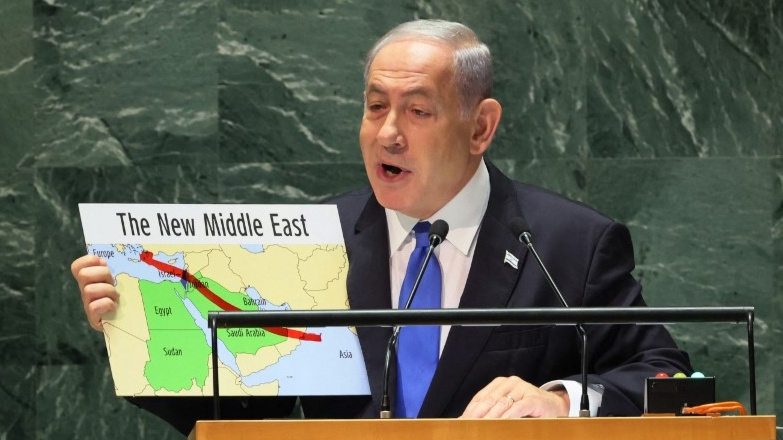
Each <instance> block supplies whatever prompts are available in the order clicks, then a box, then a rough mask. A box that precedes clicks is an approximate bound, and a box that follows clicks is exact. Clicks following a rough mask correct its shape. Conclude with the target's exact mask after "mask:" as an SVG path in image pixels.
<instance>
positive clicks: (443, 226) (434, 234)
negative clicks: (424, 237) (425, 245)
mask: <svg viewBox="0 0 783 440" xmlns="http://www.w3.org/2000/svg"><path fill="white" fill-rule="evenodd" d="M448 234H449V224H448V223H446V221H445V220H440V219H438V220H435V221H434V222H432V226H430V235H429V237H430V243H433V244H435V246H437V245H439V244H441V243H442V242H443V240H445V239H446V235H448Z"/></svg>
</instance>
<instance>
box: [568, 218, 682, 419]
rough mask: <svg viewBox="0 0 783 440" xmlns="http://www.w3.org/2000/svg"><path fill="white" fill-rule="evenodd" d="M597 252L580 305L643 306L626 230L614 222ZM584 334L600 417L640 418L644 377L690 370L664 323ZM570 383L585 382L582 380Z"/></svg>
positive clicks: (602, 236) (602, 328)
mask: <svg viewBox="0 0 783 440" xmlns="http://www.w3.org/2000/svg"><path fill="white" fill-rule="evenodd" d="M594 249H595V250H594V252H593V255H592V260H591V263H590V266H589V270H588V274H587V277H586V280H585V285H584V289H583V292H584V295H583V298H582V300H583V301H582V306H583V307H641V306H644V305H645V303H644V300H643V298H642V294H641V291H642V288H641V285H640V284H639V283H638V282H637V281H636V279H634V277H633V276H632V275H631V271H632V270H633V269H634V257H633V246H632V244H631V237H630V233H629V232H628V229H627V228H626V227H625V226H623V225H621V224H619V223H610V224H609V225H608V226H607V227H606V229H605V230H604V231H603V233H602V234H600V236H599V238H598V240H597V243H596V245H595V248H594ZM586 331H587V334H588V344H589V349H588V353H589V360H588V365H589V371H590V372H591V373H592V374H590V375H589V379H588V381H589V383H590V384H595V385H599V386H601V387H603V389H604V392H603V400H602V403H601V408H600V410H599V415H638V414H641V413H642V411H643V405H644V402H643V399H644V381H645V378H646V377H652V376H655V374H656V373H658V372H661V371H664V372H667V373H669V374H673V373H675V372H678V371H682V372H685V373H688V374H689V373H690V372H691V370H692V369H691V366H690V361H689V359H688V355H687V353H685V352H683V351H681V350H679V349H678V348H677V345H676V344H675V342H674V340H673V339H672V337H671V336H670V335H669V333H668V331H667V330H666V329H665V328H664V327H663V326H661V325H595V326H586ZM568 379H570V380H576V381H581V378H580V377H579V376H572V377H569V378H568Z"/></svg>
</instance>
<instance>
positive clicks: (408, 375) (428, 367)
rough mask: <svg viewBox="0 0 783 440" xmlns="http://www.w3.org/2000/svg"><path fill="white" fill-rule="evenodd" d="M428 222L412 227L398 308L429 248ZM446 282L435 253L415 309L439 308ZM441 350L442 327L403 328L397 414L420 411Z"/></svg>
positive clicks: (417, 326)
mask: <svg viewBox="0 0 783 440" xmlns="http://www.w3.org/2000/svg"><path fill="white" fill-rule="evenodd" d="M429 230H430V224H429V222H419V223H417V224H416V226H415V227H414V228H413V232H414V233H415V234H416V248H415V249H414V250H413V253H412V254H411V259H410V261H408V270H407V271H406V272H405V280H403V282H402V291H401V292H400V303H399V306H398V308H400V309H403V308H405V304H406V303H407V302H408V297H409V296H410V294H411V289H412V288H413V284H414V283H415V282H416V277H417V276H418V275H419V271H420V270H421V265H422V263H424V257H425V255H427V248H428V247H429V244H430V243H429ZM442 284H443V281H442V275H441V271H440V263H438V259H437V258H435V254H433V255H432V257H431V258H430V262H429V264H427V269H426V270H425V271H424V276H423V277H422V279H421V282H420V283H419V289H418V291H417V292H416V296H414V297H413V302H412V303H411V308H412V309H439V308H440V295H441V286H442ZM439 351H440V326H432V325H430V326H421V325H413V326H408V327H404V328H402V329H401V330H400V335H399V339H398V342H397V398H396V400H395V410H396V416H397V417H400V418H402V417H408V418H413V417H416V416H417V415H418V414H419V409H420V408H421V403H422V401H424V396H425V395H426V394H427V390H428V389H429V387H430V382H431V381H432V376H433V375H434V374H435V367H437V365H438V352H439Z"/></svg>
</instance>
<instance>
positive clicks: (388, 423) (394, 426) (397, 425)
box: [188, 416, 775, 440]
mask: <svg viewBox="0 0 783 440" xmlns="http://www.w3.org/2000/svg"><path fill="white" fill-rule="evenodd" d="M188 439H189V440H236V439H243V440H244V439H270V440H289V439H291V440H293V439H296V440H338V439H339V440H359V439H362V440H363V439H370V440H400V439H416V440H419V439H427V440H473V439H475V440H511V439H513V440H519V439H553V440H554V439H558V440H562V439H584V440H614V439H618V440H619V439H622V440H626V439H635V440H647V439H649V440H663V439H682V440H691V439H692V440H713V439H714V440H718V439H720V440H775V416H722V417H704V416H694V417H596V418H562V419H517V420H463V419H411V420H405V419H393V420H254V421H250V420H216V421H199V422H197V423H196V426H195V427H194V428H193V432H191V434H190V436H188Z"/></svg>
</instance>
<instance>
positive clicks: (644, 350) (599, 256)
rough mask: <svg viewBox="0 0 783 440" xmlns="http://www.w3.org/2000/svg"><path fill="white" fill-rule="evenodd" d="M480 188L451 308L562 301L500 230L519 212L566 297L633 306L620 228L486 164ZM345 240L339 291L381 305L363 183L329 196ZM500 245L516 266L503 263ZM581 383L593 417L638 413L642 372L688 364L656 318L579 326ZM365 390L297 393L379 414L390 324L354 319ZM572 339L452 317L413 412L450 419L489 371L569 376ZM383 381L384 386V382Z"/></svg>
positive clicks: (385, 271) (312, 412) (376, 235)
mask: <svg viewBox="0 0 783 440" xmlns="http://www.w3.org/2000/svg"><path fill="white" fill-rule="evenodd" d="M487 166H488V168H489V174H490V185H491V190H490V197H489V204H488V206H487V211H486V214H485V215H484V218H483V220H482V222H481V227H480V230H479V233H478V234H479V235H478V240H477V242H476V249H475V253H474V257H473V262H472V265H471V269H470V273H469V275H468V279H467V282H466V285H465V290H464V292H463V295H462V299H461V301H460V308H511V307H513V308H517V307H519V308H525V307H562V306H561V305H560V303H559V301H558V300H557V297H556V296H555V294H554V293H553V292H552V291H551V289H550V288H549V285H548V284H547V282H546V280H545V278H544V277H543V275H542V272H541V270H540V268H539V267H538V266H537V265H536V262H535V260H534V258H533V257H532V256H528V250H527V247H525V246H524V245H523V244H521V243H520V242H519V241H518V240H517V237H515V236H514V235H513V233H512V231H511V229H510V224H511V221H512V219H513V218H515V217H519V216H522V217H524V218H525V220H526V221H527V223H528V225H529V227H530V230H531V232H532V235H533V240H534V243H535V246H536V250H537V251H538V253H539V254H540V255H541V257H542V259H543V260H544V262H545V264H546V265H547V268H548V269H549V271H550V273H551V274H552V276H553V277H554V279H555V280H556V282H557V284H558V287H559V288H560V290H561V291H562V293H563V295H564V296H565V299H566V301H567V302H568V304H569V305H570V306H573V307H590V306H601V307H634V306H643V305H644V301H643V299H642V296H641V286H640V285H639V283H638V282H637V281H636V280H635V279H634V278H633V277H632V276H631V271H632V270H633V268H634V258H633V247H632V244H631V237H630V234H629V232H628V230H627V228H626V227H625V226H623V225H621V224H619V223H616V222H614V221H613V220H612V219H610V218H608V217H606V216H604V215H602V214H600V213H598V212H596V211H595V210H593V209H591V208H588V207H586V206H584V205H582V204H580V203H576V202H573V201H571V200H568V199H566V198H564V197H561V196H559V195H556V194H553V193H551V192H548V191H545V190H543V189H540V188H537V187H534V186H531V185H524V184H520V183H517V182H513V181H511V180H510V179H508V178H507V177H505V176H504V175H503V174H502V173H501V172H500V171H499V170H498V169H497V168H495V167H494V166H492V165H491V164H489V163H488V164H487ZM332 202H333V203H336V204H337V207H338V210H339V212H340V218H341V222H342V226H343V234H344V237H345V242H346V246H347V249H348V258H349V262H350V268H349V272H348V298H349V301H350V305H351V308H353V309H388V308H390V305H391V299H390V298H391V291H390V280H389V255H390V253H389V239H388V232H387V225H386V216H385V213H384V209H383V207H382V206H380V205H379V204H378V201H377V200H376V199H375V197H374V195H373V194H372V192H371V190H370V189H369V188H367V189H364V190H358V191H354V192H352V193H348V194H345V195H342V196H339V197H337V198H336V199H334V200H333V201H332ZM506 251H509V252H511V253H512V254H514V255H515V256H517V257H518V258H519V264H518V269H515V268H513V267H512V266H511V265H509V264H504V257H505V254H506ZM586 330H587V333H588V338H589V344H590V349H589V360H590V362H589V372H590V376H589V381H590V383H592V384H599V385H601V386H603V387H604V392H603V402H602V406H601V410H600V412H599V414H601V415H610V414H612V415H638V414H640V413H641V412H642V409H643V396H644V379H645V377H648V376H655V374H656V373H657V372H659V371H666V372H669V373H670V374H672V373H674V372H677V371H684V372H689V371H690V370H691V367H690V365H689V360H688V355H687V354H686V353H684V352H682V351H680V350H678V349H677V347H676V345H675V343H674V341H673V340H672V338H671V337H670V335H669V334H668V332H667V331H666V330H665V329H664V328H663V327H662V326H630V325H623V326H620V325H615V326H605V325H596V326H587V327H586ZM358 333H359V338H360V341H361V346H362V351H363V354H364V358H365V363H366V365H367V373H368V377H369V380H370V388H371V391H372V398H371V400H364V401H361V399H354V401H353V403H350V404H349V403H348V400H346V399H343V400H341V401H336V400H334V399H313V401H309V400H308V399H303V404H304V411H305V415H306V416H310V417H339V416H345V417H378V414H379V411H380V397H381V394H382V386H383V364H384V359H385V351H386V345H387V341H388V339H389V336H390V334H391V330H390V329H389V328H370V327H362V328H359V329H358ZM579 341H580V339H579V338H578V337H577V333H576V331H575V329H574V328H571V327H567V326H557V327H555V326H500V327H483V326H482V327H453V328H452V329H451V331H450V333H449V336H448V339H447V341H446V344H445V346H444V348H443V352H442V354H441V358H440V362H439V364H438V368H437V370H436V371H435V376H434V377H433V380H432V384H431V385H430V389H429V391H428V393H427V395H426V397H425V399H424V402H423V404H422V408H421V413H420V416H421V417H456V416H459V415H460V414H461V413H462V412H463V411H464V409H465V407H466V406H467V404H468V403H469V402H470V399H471V398H472V397H473V396H474V395H475V394H476V393H477V392H478V391H479V390H480V389H481V388H483V387H484V386H486V385H487V384H489V382H491V381H492V379H494V378H495V377H498V376H511V375H516V376H519V377H521V378H522V379H524V380H526V381H528V382H531V383H533V384H534V385H542V384H544V383H546V382H548V381H550V380H555V379H570V380H577V381H579V380H580V357H579V352H580V349H579ZM391 389H394V386H393V385H392V387H391Z"/></svg>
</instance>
